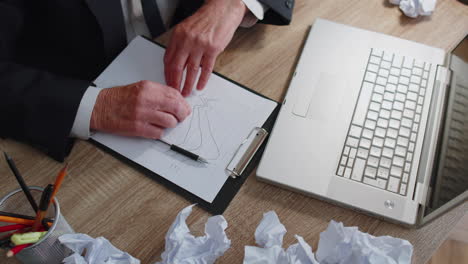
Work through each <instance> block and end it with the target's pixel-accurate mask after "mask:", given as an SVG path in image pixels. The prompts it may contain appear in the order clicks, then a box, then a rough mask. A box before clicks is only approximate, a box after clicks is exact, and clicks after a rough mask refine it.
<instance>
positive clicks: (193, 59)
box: [182, 52, 202, 96]
mask: <svg viewBox="0 0 468 264" xmlns="http://www.w3.org/2000/svg"><path fill="white" fill-rule="evenodd" d="M201 57H202V54H201V53H200V52H196V53H195V54H191V55H190V57H189V59H188V63H187V68H186V72H187V74H186V76H185V84H184V88H183V89H182V95H183V96H189V95H190V93H191V92H192V87H193V85H194V84H195V80H196V79H197V76H198V71H199V70H200V61H201Z"/></svg>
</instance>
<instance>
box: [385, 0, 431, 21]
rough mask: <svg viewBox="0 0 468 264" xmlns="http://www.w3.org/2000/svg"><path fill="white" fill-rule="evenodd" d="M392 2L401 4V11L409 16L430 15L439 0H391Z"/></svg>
mask: <svg viewBox="0 0 468 264" xmlns="http://www.w3.org/2000/svg"><path fill="white" fill-rule="evenodd" d="M389 1H390V3H391V4H394V5H399V6H400V9H401V11H403V13H404V14H405V15H407V16H409V17H413V18H415V17H418V16H430V15H431V14H432V12H433V11H434V9H435V5H436V2H437V0H389Z"/></svg>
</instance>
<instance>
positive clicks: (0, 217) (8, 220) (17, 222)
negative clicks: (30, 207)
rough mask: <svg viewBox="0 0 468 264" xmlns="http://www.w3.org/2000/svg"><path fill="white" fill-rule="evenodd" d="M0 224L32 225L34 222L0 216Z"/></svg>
mask: <svg viewBox="0 0 468 264" xmlns="http://www.w3.org/2000/svg"><path fill="white" fill-rule="evenodd" d="M0 222H6V223H13V224H22V225H29V226H31V225H33V224H34V220H28V219H24V218H17V217H11V216H0Z"/></svg>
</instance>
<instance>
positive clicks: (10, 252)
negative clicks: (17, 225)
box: [6, 250, 14, 258]
mask: <svg viewBox="0 0 468 264" xmlns="http://www.w3.org/2000/svg"><path fill="white" fill-rule="evenodd" d="M13 255H14V254H13V251H11V250H10V251H8V252H7V253H6V256H7V258H11V257H13Z"/></svg>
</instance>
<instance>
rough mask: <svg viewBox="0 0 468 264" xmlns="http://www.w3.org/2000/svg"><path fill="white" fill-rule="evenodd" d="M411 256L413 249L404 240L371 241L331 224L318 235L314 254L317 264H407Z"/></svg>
mask: <svg viewBox="0 0 468 264" xmlns="http://www.w3.org/2000/svg"><path fill="white" fill-rule="evenodd" d="M412 255H413V246H412V245H411V243H410V242H408V241H407V240H404V239H400V238H394V237H391V236H380V237H375V236H372V235H370V234H367V233H364V232H361V231H359V230H358V228H357V227H345V226H343V223H337V222H335V221H333V220H332V221H331V222H330V224H329V225H328V228H327V230H325V231H324V232H322V233H320V240H319V245H318V249H317V252H316V256H317V260H318V261H319V262H320V263H321V264H338V263H347V264H397V263H398V264H409V263H411V256H412Z"/></svg>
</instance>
